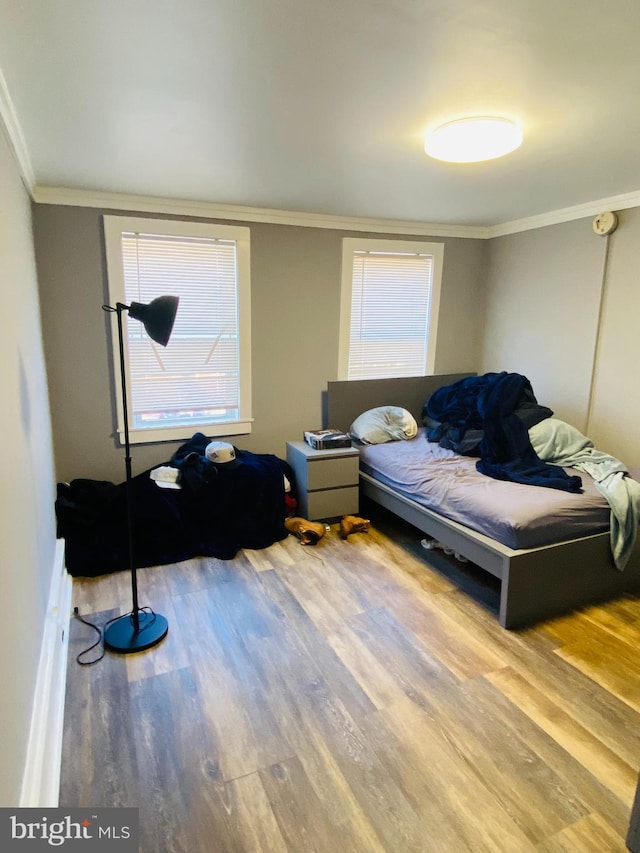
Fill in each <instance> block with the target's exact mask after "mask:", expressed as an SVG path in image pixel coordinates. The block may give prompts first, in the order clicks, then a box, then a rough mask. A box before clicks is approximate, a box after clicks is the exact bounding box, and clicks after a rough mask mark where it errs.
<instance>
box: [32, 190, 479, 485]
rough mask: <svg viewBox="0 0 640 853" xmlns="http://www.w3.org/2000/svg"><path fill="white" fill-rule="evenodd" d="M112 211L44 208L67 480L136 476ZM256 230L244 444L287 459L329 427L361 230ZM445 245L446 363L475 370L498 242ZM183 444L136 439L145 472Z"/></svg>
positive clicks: (51, 365)
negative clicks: (121, 439) (111, 278)
mask: <svg viewBox="0 0 640 853" xmlns="http://www.w3.org/2000/svg"><path fill="white" fill-rule="evenodd" d="M105 212H107V211H100V210H95V209H87V208H80V207H64V206H56V205H39V204H35V205H33V220H34V234H35V242H36V257H37V263H38V275H39V281H40V291H41V300H42V309H43V330H44V340H45V352H46V358H47V369H48V373H49V383H50V395H51V412H52V422H53V433H54V444H55V459H56V473H57V478H58V480H71V479H74V478H77V477H89V478H93V479H104V480H111V481H114V482H119V481H121V480H122V479H123V478H124V462H123V454H122V449H121V448H120V446H119V445H118V443H117V442H116V440H115V438H114V434H115V430H114V417H113V406H112V403H113V394H114V387H113V376H112V371H111V367H110V357H109V350H108V323H109V322H110V319H109V317H108V315H106V314H105V313H104V312H103V311H101V310H100V306H101V305H102V304H103V303H104V302H106V301H107V291H106V280H105V275H104V262H103V245H102V233H101V231H102V229H101V218H100V217H101V214H102V213H105ZM243 224H247V223H243ZM250 228H251V287H252V327H253V328H252V360H253V417H254V425H253V432H252V434H251V435H250V436H246V437H238V438H234V439H232V441H233V442H234V443H235V444H237V445H238V446H239V447H242V448H245V449H247V450H252V451H254V452H256V453H276V454H278V455H284V453H285V443H286V441H287V440H289V439H296V440H297V439H300V438H301V437H302V432H303V431H304V430H305V429H313V428H316V427H319V426H321V425H322V408H321V401H322V392H323V390H324V389H325V388H326V383H327V381H328V380H331V379H336V378H337V361H338V331H339V306H340V264H341V252H342V245H341V240H342V238H343V237H346V236H353V232H346V231H345V232H340V231H335V230H326V229H319V228H307V227H302V226H289V225H270V224H264V223H255V224H250ZM371 236H374V237H375V236H377V237H385V236H390V235H382V234H377V235H371ZM391 236H392V235H391ZM397 236H398V237H399V239H402V238H401V237H400V235H397ZM405 239H406V238H405ZM409 239H410V238H409ZM435 239H440V238H435ZM444 243H445V254H444V269H443V279H442V294H441V305H440V317H441V322H440V330H439V334H438V352H437V355H436V365H437V370H438V372H443V373H445V372H454V371H464V370H475V369H476V368H477V365H478V362H479V358H480V348H481V334H482V330H481V326H480V324H479V323H478V317H479V316H481V315H482V311H483V305H484V287H485V275H486V257H487V249H488V247H487V244H486V241H482V240H465V239H448V238H447V239H444ZM111 322H112V320H111ZM176 446H178V443H174V444H154V445H136V446H135V447H134V448H133V450H132V457H133V468H134V473H138V472H140V471H143V470H145V469H146V468H149V467H151V466H152V465H155V464H157V463H159V462H162V461H165V460H166V459H168V458H169V457H170V455H171V453H172V452H173V450H174V449H175V447H176Z"/></svg>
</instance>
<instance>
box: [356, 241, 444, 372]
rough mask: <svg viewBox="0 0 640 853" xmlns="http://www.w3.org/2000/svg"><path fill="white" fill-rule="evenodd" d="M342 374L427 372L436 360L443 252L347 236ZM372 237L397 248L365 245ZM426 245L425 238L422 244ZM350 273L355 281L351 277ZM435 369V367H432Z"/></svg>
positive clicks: (374, 242)
mask: <svg viewBox="0 0 640 853" xmlns="http://www.w3.org/2000/svg"><path fill="white" fill-rule="evenodd" d="M347 242H348V244H349V245H348V246H347V247H345V252H344V258H343V264H344V266H345V267H346V269H343V291H344V288H345V285H346V286H347V289H348V290H349V292H350V296H349V298H347V297H346V295H345V293H344V292H343V312H344V314H348V315H349V322H348V326H347V323H346V317H345V316H343V317H342V323H343V329H344V330H345V337H347V338H348V340H344V341H342V345H343V358H342V361H343V364H342V368H341V374H342V375H343V377H344V378H347V379H374V378H375V379H379V378H385V377H396V376H422V375H425V373H427V372H428V370H429V369H430V366H431V364H432V362H433V352H434V346H435V317H434V311H435V312H436V314H437V304H438V299H437V296H438V295H439V275H436V272H438V271H439V270H437V269H436V267H437V265H438V255H440V257H441V250H440V252H436V253H435V254H434V252H432V251H429V252H424V251H415V252H410V251H403V247H404V248H406V244H405V243H404V242H403V243H402V246H401V245H400V244H399V243H398V244H396V245H397V249H396V250H395V251H393V249H395V248H396V246H393V241H357V240H349V241H347V240H345V243H347ZM367 243H372V244H373V245H374V247H375V244H376V243H378V244H381V245H382V244H383V245H384V247H386V246H388V245H389V244H391V246H392V248H382V249H377V248H370V249H365V248H361V246H362V245H366V244H367ZM418 245H420V244H418ZM349 274H350V281H348V280H347V277H348V275H349ZM431 369H432V367H431Z"/></svg>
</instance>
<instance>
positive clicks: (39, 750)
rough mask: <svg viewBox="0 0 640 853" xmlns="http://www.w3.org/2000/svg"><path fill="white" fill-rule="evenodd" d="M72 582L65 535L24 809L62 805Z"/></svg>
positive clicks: (57, 561) (43, 655)
mask: <svg viewBox="0 0 640 853" xmlns="http://www.w3.org/2000/svg"><path fill="white" fill-rule="evenodd" d="M72 586H73V583H72V579H71V576H70V575H69V574H68V573H67V570H66V568H65V564H64V540H62V539H58V540H57V542H56V549H55V555H54V566H53V572H52V577H51V587H50V590H49V603H48V606H47V613H46V618H45V626H44V634H43V638H42V647H41V650H40V663H39V664H38V675H37V681H36V689H35V693H34V698H33V711H32V715H31V730H30V733H29V743H28V746H27V760H26V762H25V771H24V775H23V778H22V792H21V796H20V806H21V807H25V808H32V807H42V808H49V807H55V806H57V805H58V797H59V789H60V765H61V760H62V732H63V726H64V700H65V691H66V678H67V654H68V649H69V620H70V616H71V591H72Z"/></svg>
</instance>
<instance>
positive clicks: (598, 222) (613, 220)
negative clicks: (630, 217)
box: [593, 210, 618, 236]
mask: <svg viewBox="0 0 640 853" xmlns="http://www.w3.org/2000/svg"><path fill="white" fill-rule="evenodd" d="M617 227H618V217H617V216H616V214H615V213H612V212H611V211H610V210H607V211H606V212H605V213H599V214H598V215H597V216H596V218H595V219H594V220H593V230H594V231H595V232H596V234H600V235H602V236H604V235H605V234H613V232H614V231H615V230H616V228H617Z"/></svg>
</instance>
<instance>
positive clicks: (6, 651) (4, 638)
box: [0, 130, 56, 806]
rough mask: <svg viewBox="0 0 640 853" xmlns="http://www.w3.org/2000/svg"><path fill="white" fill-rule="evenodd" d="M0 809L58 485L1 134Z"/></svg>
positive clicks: (20, 714)
mask: <svg viewBox="0 0 640 853" xmlns="http://www.w3.org/2000/svg"><path fill="white" fill-rule="evenodd" d="M0 190H1V192H0V278H1V280H2V285H1V286H0V380H1V381H0V386H1V387H2V396H3V399H2V440H3V447H4V454H3V460H2V477H0V497H1V504H2V512H1V513H0V575H1V577H2V596H1V597H0V684H2V690H0V720H2V771H1V772H0V806H16V805H18V803H19V802H20V791H21V787H22V778H23V772H24V765H25V757H26V754H27V744H28V739H29V727H30V722H31V711H32V707H33V701H34V689H35V684H36V676H37V672H38V661H39V656H40V648H41V645H42V640H43V630H44V623H45V616H46V610H47V604H48V595H49V589H50V586H51V579H52V572H53V569H54V558H55V545H56V540H55V518H54V512H53V502H54V498H55V480H54V474H53V459H52V445H51V426H50V421H49V402H48V395H47V382H46V375H45V366H44V357H43V352H42V335H41V329H40V313H39V307H38V289H37V283H36V270H35V261H34V256H33V241H32V234H31V216H30V213H31V211H30V206H29V197H28V195H27V193H26V192H25V189H24V187H23V185H22V181H21V179H20V176H19V173H18V169H17V167H16V164H15V162H14V159H13V155H12V153H11V150H10V148H9V146H8V145H7V143H6V141H5V137H4V134H3V132H2V130H0Z"/></svg>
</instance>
